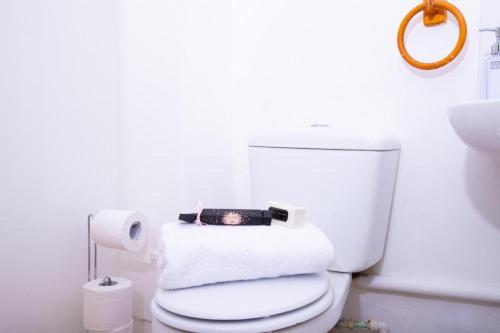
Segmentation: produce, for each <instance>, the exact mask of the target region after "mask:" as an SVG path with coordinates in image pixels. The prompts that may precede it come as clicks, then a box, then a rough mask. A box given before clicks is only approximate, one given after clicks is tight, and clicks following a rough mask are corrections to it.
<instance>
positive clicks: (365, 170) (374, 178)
mask: <svg viewBox="0 0 500 333" xmlns="http://www.w3.org/2000/svg"><path fill="white" fill-rule="evenodd" d="M317 132H319V133H317ZM280 133H281V136H280V137H279V138H274V139H273V140H278V139H279V143H278V145H279V146H271V145H270V143H275V142H277V141H273V140H271V138H270V136H269V133H268V132H265V133H264V134H263V135H261V134H255V135H254V137H253V138H252V139H250V147H249V155H250V156H249V158H250V176H251V186H252V191H251V192H252V204H253V206H254V207H255V208H257V207H267V206H266V205H268V203H269V202H270V201H281V202H287V203H290V204H292V205H297V206H302V207H305V208H306V209H307V212H306V220H307V221H309V222H311V223H314V224H315V225H317V226H318V227H319V228H320V229H322V230H323V231H324V232H325V234H326V235H327V237H328V238H329V239H330V241H331V242H332V244H333V247H334V249H335V257H334V260H333V264H332V266H331V267H330V269H331V270H333V271H338V272H359V271H362V270H364V269H367V268H368V267H370V266H372V265H374V264H375V263H377V262H378V261H379V260H380V259H381V258H382V254H383V250H384V246H385V239H386V235H387V228H388V225H389V216H390V211H391V204H392V198H393V192H394V184H395V181H396V170H397V166H398V159H399V143H397V141H395V140H396V139H395V138H394V137H392V136H387V137H386V136H383V135H381V136H379V137H378V138H376V137H372V136H370V137H367V138H366V140H365V139H363V137H362V136H359V135H353V134H347V133H345V132H344V133H338V132H337V131H335V129H322V128H321V129H312V130H309V131H301V132H299V133H297V132H293V131H289V132H280ZM297 138H301V140H302V142H304V143H307V146H297V144H298V141H297V140H298V139H297ZM343 140H345V142H344V141H343ZM368 143H370V144H368ZM260 144H262V146H260ZM257 145H259V146H257ZM266 145H267V146H266ZM299 147H304V148H305V149H304V148H299ZM326 147H328V148H326ZM336 147H339V148H336ZM387 149H390V150H387Z"/></svg>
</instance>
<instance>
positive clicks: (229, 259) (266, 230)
mask: <svg viewBox="0 0 500 333" xmlns="http://www.w3.org/2000/svg"><path fill="white" fill-rule="evenodd" d="M332 260H333V247H332V245H331V243H330V241H329V240H328V238H327V237H326V236H325V234H324V233H323V232H322V231H321V230H319V229H318V228H317V227H315V226H314V225H312V224H309V223H306V225H305V226H304V227H301V228H297V229H288V228H285V227H282V226H237V227H235V226H210V225H207V226H197V225H195V224H190V223H182V222H175V223H167V224H165V225H164V226H163V227H162V234H161V249H160V255H159V261H158V268H159V270H160V287H161V288H164V289H177V288H186V287H193V286H199V285H204V284H209V283H216V282H223V281H236V280H252V279H259V278H272V277H278V276H285V275H295V274H305V273H318V272H322V271H325V270H326V269H327V268H328V267H329V266H330V264H331V262H332Z"/></svg>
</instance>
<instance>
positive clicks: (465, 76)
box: [122, 0, 500, 332]
mask: <svg viewBox="0 0 500 333" xmlns="http://www.w3.org/2000/svg"><path fill="white" fill-rule="evenodd" d="M454 3H455V4H456V5H457V6H458V7H459V8H460V9H461V10H462V11H463V13H464V15H465V16H466V17H467V20H468V23H469V40H468V43H467V45H466V47H465V50H464V52H463V54H462V56H461V57H459V59H458V61H456V62H455V63H453V64H452V65H451V66H449V67H447V68H445V69H443V70H438V71H435V72H431V73H429V72H426V73H423V72H419V71H417V70H414V69H412V68H410V67H409V66H407V65H406V64H405V63H404V62H403V61H402V60H401V57H400V55H399V53H398V50H397V47H396V32H397V28H398V25H399V22H400V21H401V19H402V18H403V16H404V15H405V14H406V12H407V11H408V10H409V9H410V8H411V6H412V5H414V4H412V3H409V2H403V1H398V2H395V1H389V0H384V1H376V2H367V1H361V0H353V1H348V2H339V1H325V0H312V1H304V0H287V1H279V0H272V1H269V0H253V1H229V0H217V1H201V0H199V1H194V2H189V3H186V2H182V1H175V0H170V1H159V0H148V1H140V2H139V1H134V0H129V1H127V2H126V3H124V7H123V8H124V12H123V17H125V20H124V22H123V26H122V31H124V35H123V36H122V40H125V41H126V45H123V52H124V54H125V61H124V63H123V64H124V65H123V73H124V74H123V75H124V78H123V80H124V81H125V82H128V83H127V84H128V86H126V87H125V89H123V92H124V93H123V95H122V101H126V102H124V105H125V106H124V116H123V119H122V120H123V124H124V126H123V127H124V133H130V136H129V137H128V139H126V140H130V142H129V143H127V144H126V146H127V147H129V148H127V149H132V148H130V147H132V146H135V148H133V149H134V150H133V151H134V152H137V155H134V154H132V153H129V154H128V155H127V154H125V156H126V157H125V160H124V163H126V164H127V165H129V166H130V167H129V169H128V170H129V171H127V172H129V174H127V176H126V177H125V178H124V179H125V183H126V185H125V189H124V192H125V195H126V196H127V200H128V201H127V203H128V205H132V206H140V207H141V208H142V207H144V209H145V210H147V211H148V212H149V211H151V212H152V215H153V218H154V225H156V226H158V225H159V224H160V223H162V222H164V221H166V220H169V219H173V218H175V214H176V213H177V212H178V211H179V210H181V209H183V210H188V209H190V207H189V206H190V205H191V202H192V201H194V200H195V199H196V198H198V197H199V198H201V199H204V200H206V201H207V202H208V204H209V205H214V206H215V205H218V206H222V205H232V204H235V205H238V206H249V205H250V201H249V198H250V196H249V181H248V168H247V163H248V161H247V153H246V141H247V134H248V132H250V131H252V130H254V129H258V128H262V127H270V126H272V127H292V126H307V125H308V124H310V123H313V122H326V123H331V124H333V127H347V126H354V125H355V126H365V127H378V128H387V129H388V130H392V131H394V132H395V133H396V134H397V135H398V136H399V138H400V139H401V144H402V154H401V164H400V171H399V175H398V184H397V189H396V197H395V201H394V209H393V216H392V221H391V227H390V232H389V236H388V242H387V248H386V253H385V258H384V260H383V261H382V262H381V263H380V264H379V265H377V266H376V267H375V268H374V269H372V270H371V271H370V273H371V274H375V275H380V276H390V277H395V278H400V279H402V280H410V279H411V280H412V281H417V282H418V281H420V282H422V283H425V282H426V281H430V282H433V283H435V284H449V283H453V284H456V285H458V286H461V285H462V286H467V285H470V284H472V283H474V284H479V285H482V286H483V287H484V288H486V289H488V288H491V290H496V289H497V288H499V284H498V281H499V278H500V265H498V264H497V263H496V262H495V261H493V260H491V258H492V257H493V256H494V255H495V254H498V253H500V242H499V241H498V240H499V236H500V206H499V205H498V198H499V197H500V183H499V179H500V177H499V175H500V167H499V166H498V165H497V164H493V163H492V162H490V161H488V160H485V159H484V158H482V157H481V156H478V155H477V154H474V153H471V152H469V151H468V150H467V149H466V147H465V146H464V145H463V144H462V142H461V141H460V140H459V139H458V138H457V136H456V135H455V133H454V132H453V130H452V128H451V126H450V124H449V122H448V119H447V115H446V107H447V106H448V105H450V104H453V103H457V102H460V101H466V100H472V99H477V98H478V96H479V84H478V64H479V60H478V55H479V53H480V52H478V49H479V45H478V41H479V39H478V34H477V33H476V31H477V29H478V27H479V17H480V1H479V0H468V1H465V0H456V1H454ZM228 18H230V20H228ZM456 36H457V29H456V25H455V24H454V23H453V20H452V21H451V22H450V23H449V24H447V25H445V26H441V27H435V28H432V29H427V28H424V27H422V25H421V24H419V23H416V24H414V25H412V27H411V36H410V37H409V42H408V47H409V50H410V51H411V52H412V54H414V55H415V56H416V57H419V58H421V59H422V60H431V59H434V58H438V57H442V56H444V55H445V54H446V53H448V50H450V49H451V48H452V47H453V44H454V41H455V38H456ZM127 59H128V60H127ZM162 124H163V125H162ZM207 127H208V128H209V129H207ZM134 128H135V129H136V132H135V133H133V129H134ZM172 140H176V144H173V143H172V142H171V141H172ZM179 147H180V148H179ZM143 149H146V152H145V153H144V152H143V153H139V152H140V151H142V150H143ZM169 149H170V150H169ZM167 151H168V152H169V153H170V154H173V155H172V156H170V161H169V158H167V157H161V158H160V157H159V155H158V154H165V153H166V152H167ZM172 152H173V153H172ZM172 160H174V161H172ZM200 161H202V162H200ZM233 166H234V167H233ZM171 171H172V172H174V174H175V175H176V176H172V174H171V173H170V172H171ZM233 173H234V174H233ZM172 177H173V178H172ZM134 179H135V180H134ZM143 179H147V180H148V181H143ZM127 184H128V185H127ZM233 188H234V190H233ZM169 189H175V190H176V191H178V196H177V195H175V197H172V193H173V192H172V191H170V190H169ZM233 194H234V195H233ZM141 269H143V268H141ZM141 269H139V268H131V267H130V266H124V268H122V270H123V272H124V273H125V274H131V276H134V278H135V279H138V280H141V279H143V278H142V275H140V274H137V273H138V272H140V271H141ZM128 270H129V271H130V270H131V271H132V272H127V271H128ZM150 276H153V275H150ZM153 280H154V279H153V278H152V277H150V281H153ZM146 284H147V283H145V282H144V283H138V285H139V290H138V293H142V294H143V295H148V296H147V297H145V299H144V300H143V301H144V306H143V307H141V309H139V310H140V311H138V312H137V311H136V313H137V314H138V315H139V316H143V317H147V316H148V314H147V313H146V312H147V311H146V310H145V308H146V307H147V302H148V300H149V297H150V296H149V295H152V292H153V290H154V284H149V283H148V284H149V285H148V286H146ZM363 295H368V296H366V297H364V296H363ZM370 295H371V296H370ZM370 295H369V294H368V293H367V292H365V291H363V290H356V291H354V292H353V293H352V295H351V297H350V300H349V304H348V306H347V308H346V310H347V311H346V313H348V314H350V315H353V316H360V317H363V318H360V319H368V318H369V317H371V316H377V317H380V318H379V319H383V320H385V321H387V322H388V323H389V324H390V325H391V327H392V328H393V331H395V332H416V331H419V330H421V328H422V327H425V328H426V329H425V331H427V332H443V331H449V332H451V331H456V332H462V331H463V332H468V331H471V330H470V329H469V330H465V329H463V326H461V325H462V323H460V322H459V321H454V319H453V318H450V316H451V315H450V312H449V309H455V310H456V311H457V312H458V313H460V314H461V318H462V320H463V321H467V318H476V319H477V318H481V319H484V321H483V322H482V326H481V329H482V331H483V332H489V331H493V330H495V329H496V328H495V327H494V325H495V324H497V321H496V320H495V318H498V315H500V309H499V308H498V304H497V305H491V304H490V305H488V306H486V305H478V304H472V305H471V304H468V303H467V302H465V301H451V300H439V302H438V301H437V300H433V299H425V300H426V301H427V302H426V303H422V302H419V298H412V297H407V296H401V297H402V298H401V299H400V300H403V301H401V302H406V303H405V304H408V305H407V312H406V314H411V313H419V311H420V310H419V309H420V308H421V307H422V306H425V307H426V310H428V311H427V312H424V313H425V314H424V315H422V316H416V315H415V316H411V315H408V316H404V318H403V316H402V312H399V311H398V310H397V309H396V307H397V305H398V304H399V301H397V302H394V301H392V299H391V297H392V296H390V295H384V294H373V295H372V294H370ZM398 297H399V296H398ZM443 304H448V305H449V306H445V305H443ZM431 314H432V315H431ZM440 315H442V316H444V320H445V321H446V323H447V325H445V326H442V325H441V326H434V325H433V324H434V323H435V322H436V320H437V318H438V316H440ZM426 318H427V319H428V320H430V324H426V326H418V325H421V321H422V320H425V319H426ZM412 327H415V328H412Z"/></svg>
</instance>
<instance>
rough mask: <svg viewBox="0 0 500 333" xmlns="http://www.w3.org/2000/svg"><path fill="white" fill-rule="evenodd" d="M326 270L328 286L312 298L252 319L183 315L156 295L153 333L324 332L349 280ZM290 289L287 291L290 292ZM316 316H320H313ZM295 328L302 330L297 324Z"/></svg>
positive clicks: (337, 315)
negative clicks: (305, 328) (160, 302)
mask: <svg viewBox="0 0 500 333" xmlns="http://www.w3.org/2000/svg"><path fill="white" fill-rule="evenodd" d="M325 274H327V276H329V280H330V283H329V287H328V288H327V291H326V292H325V293H323V295H321V296H320V297H319V298H318V299H316V300H315V301H313V302H311V303H309V304H306V305H304V306H302V307H299V308H296V309H294V310H290V311H287V312H284V313H279V314H275V315H271V316H264V317H261V318H254V319H246V320H207V319H199V318H193V317H188V316H183V315H179V314H176V313H173V312H170V311H167V310H165V309H163V308H162V307H161V306H160V305H158V304H157V302H156V298H155V299H153V301H152V302H151V311H152V313H153V316H154V320H153V333H164V332H165V333H167V332H179V331H178V330H177V329H179V330H182V331H187V332H203V333H225V332H227V333H229V332H231V333H258V332H269V331H277V330H280V329H283V328H287V327H291V326H294V327H300V326H301V325H306V326H311V325H313V326H314V327H321V329H323V328H324V330H323V331H324V332H327V331H328V330H329V329H330V328H331V327H333V326H334V325H335V323H336V322H337V321H338V319H339V318H340V314H341V312H342V308H343V307H344V304H345V300H346V297H347V294H348V291H349V287H350V284H351V276H350V274H347V273H332V272H330V273H325ZM323 276H324V275H323ZM279 279H281V278H279ZM273 280H278V279H273ZM248 282H249V281H241V285H240V287H241V289H240V291H239V292H241V290H243V289H244V288H245V287H244V283H248ZM292 292H293V291H290V293H292ZM323 313H327V315H323ZM316 317H317V318H320V319H317V320H314V319H315V318H316ZM310 319H313V320H312V321H311V320H310ZM172 328H174V329H172ZM315 329H316V328H315ZM309 331H310V330H309ZM315 331H316V332H320V331H321V330H319V329H316V330H315ZM297 332H301V331H300V328H299V330H298V331H297ZM302 332H303V331H302Z"/></svg>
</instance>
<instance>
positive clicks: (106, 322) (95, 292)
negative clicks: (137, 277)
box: [82, 277, 132, 331]
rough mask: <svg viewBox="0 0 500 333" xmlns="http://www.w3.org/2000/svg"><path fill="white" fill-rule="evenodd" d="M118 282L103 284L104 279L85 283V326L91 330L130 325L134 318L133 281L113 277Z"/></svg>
mask: <svg viewBox="0 0 500 333" xmlns="http://www.w3.org/2000/svg"><path fill="white" fill-rule="evenodd" d="M111 279H112V280H113V281H116V282H117V283H116V284H115V285H112V286H101V285H100V284H101V282H102V279H96V280H92V281H89V282H87V283H85V284H84V285H83V287H82V288H83V327H84V328H85V329H86V330H90V331H112V330H115V329H117V328H122V327H128V325H129V324H130V321H131V319H132V282H131V281H130V280H127V279H125V278H121V277H112V278H111Z"/></svg>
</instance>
